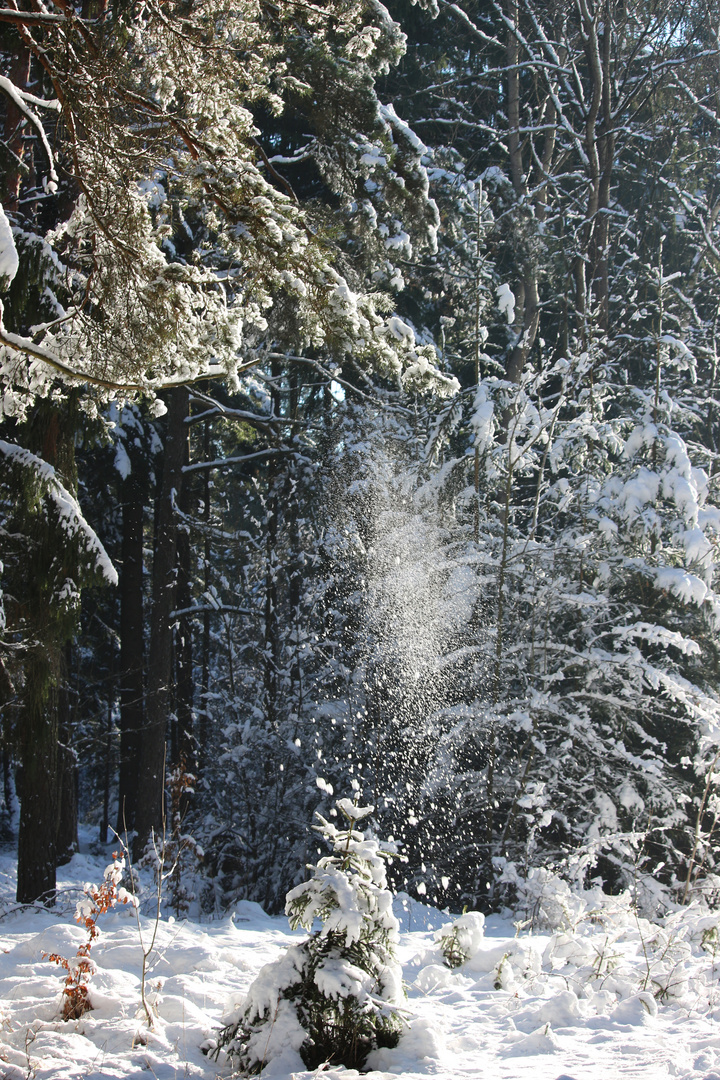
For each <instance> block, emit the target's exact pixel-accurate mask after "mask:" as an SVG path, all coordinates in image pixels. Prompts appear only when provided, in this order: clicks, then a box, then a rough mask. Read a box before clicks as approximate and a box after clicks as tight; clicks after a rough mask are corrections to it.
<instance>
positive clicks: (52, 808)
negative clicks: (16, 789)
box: [17, 643, 59, 905]
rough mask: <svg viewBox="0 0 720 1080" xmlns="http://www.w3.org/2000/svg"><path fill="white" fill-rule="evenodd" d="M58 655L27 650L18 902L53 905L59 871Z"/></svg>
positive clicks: (44, 650)
mask: <svg viewBox="0 0 720 1080" xmlns="http://www.w3.org/2000/svg"><path fill="white" fill-rule="evenodd" d="M58 668H59V655H58V652H57V650H52V649H49V648H48V647H47V646H46V645H44V644H42V643H41V644H39V645H35V646H34V647H33V648H31V649H29V650H28V653H27V657H26V661H25V695H24V708H23V715H22V718H21V723H20V740H21V756H22V783H21V791H20V798H21V812H20V829H19V832H18V867H17V900H18V903H20V904H32V903H35V901H36V900H42V901H43V902H44V903H46V904H48V905H52V904H54V903H55V870H56V866H57V795H58V710H57V701H56V700H54V698H55V696H56V687H57V679H58V674H59V672H58Z"/></svg>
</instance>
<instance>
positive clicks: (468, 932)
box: [435, 911, 485, 968]
mask: <svg viewBox="0 0 720 1080" xmlns="http://www.w3.org/2000/svg"><path fill="white" fill-rule="evenodd" d="M484 936H485V916H484V915H483V914H482V912H480V911H466V912H465V914H464V915H461V916H460V918H459V919H456V920H455V922H454V923H446V924H445V926H441V927H440V929H439V930H436V932H435V940H436V941H437V943H438V944H439V946H440V951H441V953H442V954H443V958H444V960H445V963H446V964H447V966H448V967H449V968H456V967H460V966H461V964H464V963H465V962H466V961H467V960H470V959H471V957H473V956H474V955H475V953H476V952H477V951H478V949H479V948H480V946H481V945H482V941H483V937H484Z"/></svg>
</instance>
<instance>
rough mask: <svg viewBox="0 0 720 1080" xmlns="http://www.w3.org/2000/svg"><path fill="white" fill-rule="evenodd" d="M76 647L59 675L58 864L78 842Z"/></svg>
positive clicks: (66, 653)
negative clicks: (74, 720)
mask: <svg viewBox="0 0 720 1080" xmlns="http://www.w3.org/2000/svg"><path fill="white" fill-rule="evenodd" d="M71 660H72V650H71V647H70V644H69V643H68V645H67V646H66V647H65V650H64V655H63V656H62V662H61V668H60V672H59V678H58V690H57V702H58V778H57V785H58V806H57V813H58V818H57V841H56V844H57V864H58V866H64V865H65V863H68V862H70V860H71V859H72V857H73V855H74V854H75V852H76V851H77V850H78V848H79V843H78V760H77V754H76V752H75V750H74V749H73V746H72V726H73V725H72V701H71V696H72V690H71V688H70V684H69V682H68V676H69V673H70V670H71V666H72V665H71Z"/></svg>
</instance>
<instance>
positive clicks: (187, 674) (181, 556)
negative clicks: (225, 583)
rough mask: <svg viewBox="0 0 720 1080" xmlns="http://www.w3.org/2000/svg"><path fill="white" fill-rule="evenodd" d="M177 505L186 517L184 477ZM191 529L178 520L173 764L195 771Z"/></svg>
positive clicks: (187, 487)
mask: <svg viewBox="0 0 720 1080" xmlns="http://www.w3.org/2000/svg"><path fill="white" fill-rule="evenodd" d="M187 463H188V439H187V437H186V439H185V453H184V456H183V464H184V465H187ZM178 507H179V509H180V510H181V512H182V514H183V516H184V518H185V519H187V518H188V517H189V514H190V483H189V481H188V480H185V481H184V483H183V485H182V488H181V490H180V492H179V495H178ZM191 558H192V551H191V545H190V531H189V527H188V525H187V520H184V521H181V523H180V525H179V527H178V536H177V566H178V578H177V598H176V603H177V608H178V611H180V612H184V614H180V615H178V619H177V626H176V629H175V669H176V680H177V681H176V693H175V715H176V717H177V747H176V748H175V753H174V764H176V765H179V764H180V763H181V762H182V763H183V765H184V766H185V767H186V768H188V769H189V770H190V771H191V772H193V771H194V761H195V757H196V753H195V746H194V737H193V675H192V665H193V654H192V621H191V618H190V615H189V614H188V612H187V609H188V608H189V607H190V606H191V603H192V585H191Z"/></svg>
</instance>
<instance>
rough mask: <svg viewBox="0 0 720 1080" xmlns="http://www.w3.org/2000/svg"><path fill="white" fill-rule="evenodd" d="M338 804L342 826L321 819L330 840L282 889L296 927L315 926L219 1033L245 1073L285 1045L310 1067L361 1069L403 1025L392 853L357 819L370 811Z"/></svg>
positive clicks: (267, 972) (265, 972) (262, 977)
mask: <svg viewBox="0 0 720 1080" xmlns="http://www.w3.org/2000/svg"><path fill="white" fill-rule="evenodd" d="M337 806H338V808H339V809H340V811H341V813H342V814H343V815H344V816H345V818H346V821H347V825H346V827H345V828H342V829H337V828H336V827H335V826H334V825H333V824H331V823H330V822H328V821H325V820H324V819H323V818H320V821H321V824H320V825H319V826H316V829H317V831H318V832H320V833H321V835H322V836H323V837H324V838H325V839H326V840H328V841H329V842H330V843H331V844H332V846H333V854H332V855H329V856H327V857H325V858H323V859H320V860H319V862H318V863H317V865H316V866H314V867H310V868H309V869H311V870H313V876H312V878H311V879H310V880H309V881H308V882H306V883H305V884H303V885H299V886H298V887H297V888H295V889H293V890H291V891H290V892H289V893H288V897H287V905H286V912H287V914H288V918H289V919H290V925H291V926H292V927H293V929H295V928H297V927H298V926H303V927H305V928H306V929H310V928H311V927H312V926H313V924H314V922H315V920H316V919H317V920H319V921H320V922H321V923H322V927H321V929H320V930H317V931H316V932H315V933H313V934H312V936H311V937H310V938H309V939H308V940H307V941H305V942H303V944H302V945H299V946H291V947H290V948H289V949H288V950H286V952H285V953H284V954H283V955H282V956H281V957H280V958H279V959H278V960H276V961H275V962H274V963H272V964H267V965H266V966H265V967H264V968H263V969H262V970H261V971H260V974H259V975H258V977H257V979H256V980H255V982H254V983H253V984H252V986H251V987H250V990H249V992H248V995H247V998H246V999H245V1001H244V1002H243V1004H242V1005H241V1006H240V1008H239V1009H238V1010H237V1012H236V1014H235V1015H234V1016H233V1017H232V1018H231V1019H230V1022H229V1023H228V1024H227V1025H226V1026H225V1027H224V1028H223V1030H222V1031H221V1032H220V1034H219V1037H218V1042H217V1046H216V1049H215V1051H214V1053H215V1056H217V1055H218V1054H219V1052H220V1050H221V1049H224V1050H225V1052H226V1054H227V1055H228V1056H229V1058H230V1059H231V1061H232V1062H233V1064H234V1065H236V1066H237V1067H238V1068H239V1069H240V1070H241V1071H242V1072H243V1073H245V1074H253V1073H258V1072H260V1071H261V1070H262V1069H263V1067H264V1065H265V1064H266V1063H267V1062H268V1061H270V1060H271V1059H272V1058H274V1057H276V1056H279V1054H280V1053H282V1052H283V1051H284V1050H286V1049H287V1048H288V1047H291V1048H292V1049H294V1050H297V1051H299V1053H300V1055H301V1057H302V1059H303V1062H304V1063H305V1065H306V1067H307V1068H308V1069H315V1068H317V1067H319V1066H320V1065H322V1064H323V1063H324V1062H329V1063H331V1064H333V1065H344V1066H345V1067H346V1068H354V1069H361V1068H363V1066H364V1065H365V1062H366V1059H367V1056H368V1054H369V1053H370V1051H371V1050H373V1049H375V1048H377V1047H382V1046H394V1045H395V1044H396V1043H397V1040H398V1038H399V1035H400V1033H401V1031H402V1026H403V1025H402V1020H401V1017H400V1014H399V1012H398V1006H399V1005H400V1003H401V1001H402V998H403V992H402V983H401V978H400V968H399V965H398V963H397V961H396V960H395V956H394V945H395V942H396V941H397V936H398V924H397V920H396V919H395V916H394V915H393V912H392V896H391V894H390V893H389V892H388V890H387V888H386V881H385V868H384V861H385V860H386V859H387V857H388V856H389V855H390V854H391V853H390V852H388V851H383V850H381V848H380V846H379V845H378V843H377V841H375V840H371V839H368V838H366V837H365V836H364V835H363V833H361V832H359V831H358V830H357V829H356V828H355V825H356V822H357V821H358V820H359V819H360V818H362V817H364V816H366V815H368V814H370V813H372V809H373V808H372V807H359V806H357V805H356V804H355V803H352V802H351V801H350V800H349V799H340V800H338V802H337Z"/></svg>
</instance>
